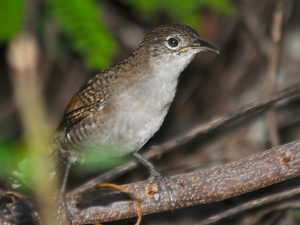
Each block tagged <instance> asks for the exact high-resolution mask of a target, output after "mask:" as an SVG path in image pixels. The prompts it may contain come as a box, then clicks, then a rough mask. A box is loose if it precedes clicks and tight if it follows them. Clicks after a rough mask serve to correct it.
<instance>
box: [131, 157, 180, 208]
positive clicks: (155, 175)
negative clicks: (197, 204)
mask: <svg viewBox="0 0 300 225" xmlns="http://www.w3.org/2000/svg"><path fill="white" fill-rule="evenodd" d="M133 157H134V158H135V159H136V160H138V161H139V162H140V163H142V164H143V165H144V166H145V167H146V168H147V169H148V171H149V172H150V179H154V180H155V181H156V182H158V184H159V185H160V186H161V184H163V186H165V187H166V189H167V191H168V195H169V198H170V202H171V204H172V206H175V200H174V196H173V193H172V188H171V187H170V183H176V184H179V183H178V181H176V180H174V179H172V178H170V177H167V176H164V175H163V174H161V172H160V171H159V170H158V169H156V168H155V166H154V165H153V164H152V163H151V162H150V161H148V160H147V159H145V158H144V157H143V156H141V155H140V154H139V153H137V152H135V153H133ZM179 185H182V184H179Z"/></svg>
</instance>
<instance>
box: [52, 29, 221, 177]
mask: <svg viewBox="0 0 300 225" xmlns="http://www.w3.org/2000/svg"><path fill="white" fill-rule="evenodd" d="M201 51H211V52H214V53H219V51H218V49H217V48H216V47H215V46H213V45H212V44H209V43H207V42H205V41H203V40H201V38H200V37H199V35H198V33H197V32H196V31H195V30H193V29H192V28H190V27H188V26H185V25H164V26H159V27H157V28H155V29H154V30H152V31H151V32H150V33H148V34H147V35H146V36H145V37H144V39H143V41H142V43H141V44H140V45H139V46H138V48H137V49H136V50H135V51H134V52H133V53H132V54H131V55H130V56H129V57H128V58H127V59H125V60H123V61H121V62H119V63H117V64H115V65H113V66H111V67H109V68H107V69H104V70H103V71H102V72H100V73H98V74H96V75H95V76H93V77H92V78H91V79H89V80H88V81H87V82H86V83H85V84H84V85H83V87H82V88H81V89H80V90H79V91H78V92H77V93H76V94H75V95H74V96H73V98H72V99H71V101H70V103H69V105H68V107H67V109H66V111H65V114H64V117H63V120H62V122H61V124H60V126H59V128H58V132H57V135H56V143H57V146H58V147H57V149H58V155H59V156H60V157H61V158H62V159H63V160H64V161H66V162H70V161H76V160H78V159H80V158H81V157H83V155H84V154H80V152H81V151H88V150H89V149H95V148H96V149H99V151H101V149H102V147H105V149H109V150H110V151H113V152H114V153H116V154H118V155H127V154H132V155H133V156H134V157H135V158H136V159H137V160H138V161H139V162H141V163H142V164H143V165H144V166H146V167H147V168H148V169H149V171H150V174H151V175H152V176H154V177H156V178H158V179H160V177H161V176H162V175H160V173H159V172H158V171H157V170H156V169H155V167H154V166H153V165H152V164H151V163H150V162H149V161H148V160H146V159H144V158H143V157H142V156H141V155H140V154H139V153H138V151H139V150H140V149H141V148H142V147H143V145H144V144H145V143H146V142H147V141H148V140H149V139H150V138H151V137H152V136H153V135H154V134H155V132H156V131H157V130H158V129H159V128H160V126H161V124H162V122H163V121H164V118H165V116H166V114H167V112H168V109H169V107H170V104H171V103H172V101H173V99H174V96H175V93H176V86H177V82H178V77H179V75H180V74H181V72H182V71H183V70H184V69H185V68H186V66H187V65H188V64H189V63H190V62H191V60H192V59H193V58H194V56H195V55H196V54H197V53H199V52H201ZM67 173H68V171H67V172H66V174H67ZM66 174H65V175H66Z"/></svg>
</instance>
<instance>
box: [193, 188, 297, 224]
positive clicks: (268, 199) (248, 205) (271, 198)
mask: <svg viewBox="0 0 300 225" xmlns="http://www.w3.org/2000/svg"><path fill="white" fill-rule="evenodd" d="M299 194H300V187H296V188H293V189H291V190H287V191H282V192H279V193H275V194H272V195H268V196H265V197H262V198H259V199H253V200H251V201H249V202H245V203H243V204H241V205H237V206H235V207H232V208H230V209H227V210H225V211H223V212H220V213H218V214H216V215H213V216H211V217H209V218H207V219H204V220H202V221H201V222H200V223H198V224H197V225H208V224H212V223H216V222H219V221H221V220H223V219H225V218H228V217H230V216H233V215H235V214H238V213H241V212H243V211H246V210H249V209H253V208H256V207H259V206H262V205H266V204H269V203H272V202H276V201H280V200H283V199H287V198H289V197H292V196H296V195H299ZM299 204H300V203H299Z"/></svg>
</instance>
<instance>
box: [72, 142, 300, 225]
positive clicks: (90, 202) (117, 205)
mask: <svg viewBox="0 0 300 225" xmlns="http://www.w3.org/2000/svg"><path fill="white" fill-rule="evenodd" d="M299 175H300V140H298V141H294V142H291V143H288V144H285V145H281V146H278V147H274V148H272V149H269V150H266V151H264V152H261V153H258V154H254V155H251V156H248V157H246V158H243V159H240V160H238V161H236V162H232V163H228V164H225V165H221V166H216V167H213V168H210V169H202V170H197V171H195V172H192V173H187V174H182V175H176V176H173V177H172V178H173V179H175V180H177V181H178V182H179V183H180V184H182V185H178V184H177V183H176V182H174V183H170V187H171V188H172V192H173V196H174V197H175V203H174V205H172V204H171V202H170V201H169V197H168V192H167V191H166V190H165V189H164V188H162V189H161V190H158V189H159V187H157V185H156V184H155V183H153V181H152V182H151V181H150V180H145V181H141V182H136V183H131V184H126V185H122V187H123V188H124V189H125V190H128V192H131V193H134V195H135V196H136V198H137V199H139V200H140V202H141V205H142V210H143V215H147V214H152V213H158V212H162V211H168V210H173V209H176V208H184V207H188V206H193V205H199V204H206V203H211V202H216V201H221V200H224V199H228V198H232V197H234V196H238V195H241V194H244V193H247V192H251V191H254V190H257V189H260V188H263V187H266V186H269V185H272V184H275V183H279V182H281V181H284V180H287V179H290V178H292V177H295V176H299ZM66 200H67V204H68V208H69V211H70V213H71V215H72V220H73V223H74V224H93V223H99V222H100V223H101V222H109V221H115V220H121V219H126V218H131V217H135V216H136V209H135V207H134V205H133V204H134V203H133V202H132V201H130V200H128V199H120V193H118V192H116V191H111V192H110V193H107V192H106V193H105V194H103V191H101V190H95V189H94V190H90V191H86V192H84V193H82V194H81V195H73V194H72V193H69V194H68V195H67V198H66Z"/></svg>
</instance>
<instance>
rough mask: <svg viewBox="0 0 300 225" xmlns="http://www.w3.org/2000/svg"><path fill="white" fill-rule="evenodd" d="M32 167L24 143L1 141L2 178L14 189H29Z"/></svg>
mask: <svg viewBox="0 0 300 225" xmlns="http://www.w3.org/2000/svg"><path fill="white" fill-rule="evenodd" d="M32 169H33V168H32V166H30V165H29V163H28V160H27V159H26V148H25V145H24V143H17V144H12V143H10V142H8V141H3V140H1V141H0V179H3V180H5V181H6V182H7V183H9V184H10V185H11V187H12V188H13V189H18V190H22V191H28V190H29V189H30V187H31V174H32Z"/></svg>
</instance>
